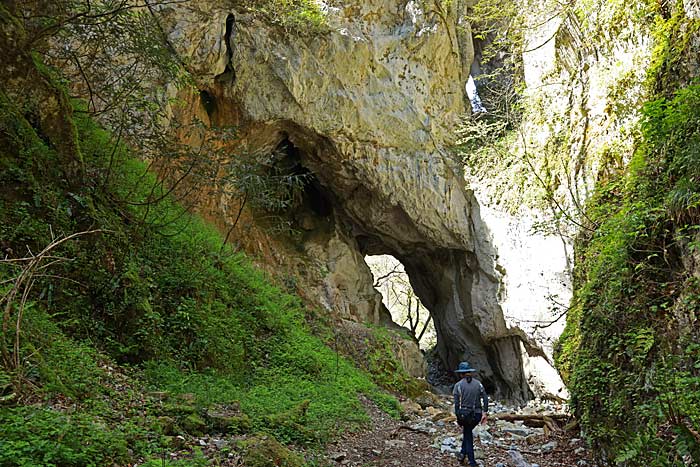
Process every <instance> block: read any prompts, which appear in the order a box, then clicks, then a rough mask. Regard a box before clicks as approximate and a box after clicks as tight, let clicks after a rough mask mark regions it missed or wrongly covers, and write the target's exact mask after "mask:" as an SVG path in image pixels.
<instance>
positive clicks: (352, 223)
mask: <svg viewBox="0 0 700 467" xmlns="http://www.w3.org/2000/svg"><path fill="white" fill-rule="evenodd" d="M278 125H279V126H276V127H258V128H256V129H255V131H256V133H255V134H249V135H247V138H248V140H257V141H260V140H263V141H264V140H266V141H267V145H264V143H263V145H264V146H266V147H268V148H270V150H271V151H273V152H274V153H275V156H274V157H275V164H276V166H277V167H280V168H282V167H283V168H284V170H285V171H286V172H287V173H293V174H298V175H302V176H304V177H305V180H306V181H305V183H304V186H303V189H302V190H301V191H300V192H299V196H298V199H297V201H296V202H295V203H294V205H293V206H291V207H290V209H289V210H288V211H287V212H286V213H285V215H286V216H287V219H289V220H290V222H291V223H292V224H293V227H294V229H296V230H297V231H298V232H301V235H300V236H298V237H295V238H296V239H295V240H294V242H296V243H295V246H294V248H295V249H296V250H295V251H297V252H299V253H301V254H303V255H306V256H304V258H306V259H303V260H301V261H302V262H303V268H302V269H301V271H302V272H301V274H302V275H303V276H304V277H305V279H304V280H307V281H308V282H307V283H305V288H304V291H303V293H305V294H307V295H313V299H314V300H315V302H314V303H318V304H320V306H322V307H324V308H326V309H327V310H329V311H330V312H331V313H333V315H334V316H335V317H337V318H339V319H342V320H345V322H355V323H357V324H358V325H359V324H360V323H371V324H374V325H384V326H388V327H398V326H399V325H401V324H403V325H404V326H406V327H408V328H411V327H412V326H411V324H412V323H411V322H410V321H408V322H407V321H406V318H407V316H405V315H404V316H403V319H401V317H394V318H393V319H392V316H391V313H390V311H391V308H392V306H391V303H382V295H381V294H380V292H381V290H379V291H378V290H377V289H376V288H375V287H373V285H374V278H373V276H372V271H371V268H370V266H368V264H367V262H366V260H365V258H366V257H367V256H370V257H373V256H377V255H391V257H393V260H394V261H395V262H397V263H400V264H401V265H402V266H403V271H404V274H405V275H404V278H405V280H406V282H407V286H408V287H409V288H410V290H411V292H410V293H411V294H412V297H413V298H412V303H411V307H412V310H415V307H416V303H417V302H418V303H419V305H418V306H419V309H420V310H421V312H423V313H424V316H423V319H422V320H418V325H416V322H415V321H414V322H413V327H414V328H415V330H416V331H417V333H418V334H420V333H421V331H422V326H421V325H422V324H424V323H425V320H426V318H427V317H426V316H425V312H427V314H428V315H429V317H430V321H431V325H432V326H434V333H435V334H434V340H433V343H434V347H433V350H432V351H431V352H429V355H428V363H429V369H428V374H427V375H426V374H425V373H423V376H427V378H428V381H429V382H430V383H432V384H433V385H437V386H440V385H448V384H450V383H452V382H454V381H455V375H454V374H453V372H452V370H453V369H454V368H456V366H457V365H458V363H459V362H460V361H462V360H468V361H469V362H470V363H471V364H472V365H473V366H475V367H476V368H478V369H479V370H480V372H479V376H480V378H481V379H482V381H483V382H484V384H485V386H486V387H487V389H488V390H489V392H490V393H491V394H493V395H495V396H497V397H499V398H502V399H510V400H520V401H522V400H527V399H529V398H531V397H532V395H533V394H532V392H531V390H530V389H529V386H528V382H527V379H526V377H525V372H524V357H523V352H524V351H525V350H524V343H523V341H524V336H523V335H522V333H520V332H518V331H519V330H517V329H516V330H513V329H509V328H508V326H507V325H506V323H505V320H504V317H503V313H502V310H501V309H500V306H499V298H498V295H499V287H500V282H499V278H498V277H497V276H496V274H497V273H496V272H495V271H494V264H495V262H494V261H493V258H491V257H490V256H488V255H489V253H488V252H487V253H484V249H483V246H480V245H478V244H477V243H476V242H478V241H480V240H478V239H479V238H482V237H485V236H486V235H487V232H485V231H484V230H483V229H485V227H484V226H482V225H480V224H479V222H480V217H479V216H480V215H479V211H478V206H475V204H476V202H475V201H473V200H471V198H469V196H470V194H469V192H464V191H457V190H460V189H459V188H454V187H450V188H448V190H452V191H449V196H451V197H452V198H453V199H454V198H456V197H458V196H460V197H462V196H463V197H464V198H461V199H460V198H458V201H453V203H456V202H459V203H462V204H461V207H460V209H461V210H462V211H461V212H464V213H465V214H464V218H463V221H464V222H468V223H470V224H468V225H470V227H467V228H468V229H471V232H470V233H467V234H464V235H462V236H455V235H454V234H453V233H452V232H453V231H451V230H450V229H451V228H453V227H452V226H446V225H445V224H444V218H442V217H441V216H440V214H439V213H436V212H432V211H430V208H427V209H423V211H421V212H422V213H423V214H424V215H425V216H426V217H417V214H416V212H415V208H414V206H411V205H405V204H402V203H397V202H396V201H394V200H392V199H391V198H390V197H387V196H386V194H382V193H381V192H379V191H378V190H377V187H376V186H372V185H371V184H369V183H368V182H367V179H368V178H370V179H371V177H377V179H378V180H381V179H382V178H381V177H384V176H385V174H387V173H394V172H395V171H396V170H397V168H396V167H394V166H391V167H374V168H373V170H375V171H376V172H375V173H372V174H367V173H361V172H359V171H358V170H357V169H356V168H354V167H353V165H352V160H347V159H345V160H344V159H342V158H341V157H339V156H338V155H337V154H336V151H337V150H338V148H337V147H336V146H335V145H334V144H333V143H332V142H331V141H330V140H327V139H325V138H324V137H323V136H320V135H318V134H316V133H314V132H312V131H310V130H306V129H303V128H299V127H297V126H295V125H292V124H290V123H289V122H280V123H279V124H278ZM404 160H408V161H409V162H411V163H413V164H418V163H420V161H417V160H414V161H410V159H408V158H405V159H400V161H404ZM407 170H408V169H407ZM413 170H415V169H413ZM423 180H425V181H426V182H427V181H429V182H430V183H442V182H441V180H440V179H439V178H436V173H435V172H434V171H430V172H428V173H427V175H426V177H425V178H423ZM397 189H400V188H398V187H397ZM412 189H415V190H419V188H412ZM422 189H423V190H427V189H430V190H435V188H434V187H433V186H429V187H423V188H422ZM440 190H442V191H441V193H444V192H445V191H444V190H445V189H444V188H442V187H440ZM415 193H416V195H417V196H418V197H417V198H416V199H415V200H413V201H414V202H415V203H416V204H419V203H422V202H424V200H423V198H420V197H423V196H424V193H425V192H420V191H416V192H415ZM409 196H411V195H409ZM431 196H432V194H431ZM435 196H444V195H438V194H437V193H435ZM472 203H473V204H472ZM427 216H432V217H427ZM459 228H461V229H463V230H464V227H459ZM480 229H481V230H480ZM479 249H481V250H479ZM492 263H493V264H492ZM298 264H302V263H301V262H300V263H298ZM310 267H313V268H315V269H316V270H317V271H319V272H318V273H317V272H313V271H312V270H311V269H310ZM406 301H407V300H404V306H406V305H407V303H405V302H406ZM414 316H415V312H414ZM412 319H414V318H412ZM428 332H429V331H427V330H426V332H425V334H426V335H427V334H428ZM414 335H415V333H414ZM416 337H418V336H416ZM426 347H427V346H424V349H425V348H426ZM414 349H415V352H417V353H420V352H419V351H418V346H415V345H414ZM413 356H415V354H413ZM413 356H412V357H411V358H413ZM417 358H418V360H422V358H421V356H420V355H418V356H417ZM421 365H422V364H421ZM414 368H416V367H415V366H414ZM422 368H423V370H424V366H423V367H422Z"/></svg>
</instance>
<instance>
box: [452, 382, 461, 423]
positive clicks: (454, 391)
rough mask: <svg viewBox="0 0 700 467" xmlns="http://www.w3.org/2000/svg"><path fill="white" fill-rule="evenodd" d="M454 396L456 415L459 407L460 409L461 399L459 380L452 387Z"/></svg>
mask: <svg viewBox="0 0 700 467" xmlns="http://www.w3.org/2000/svg"><path fill="white" fill-rule="evenodd" d="M452 396H453V397H454V400H455V415H456V414H457V409H459V402H460V401H459V399H460V398H461V394H460V392H459V381H458V382H457V383H456V384H455V386H454V388H453V389H452Z"/></svg>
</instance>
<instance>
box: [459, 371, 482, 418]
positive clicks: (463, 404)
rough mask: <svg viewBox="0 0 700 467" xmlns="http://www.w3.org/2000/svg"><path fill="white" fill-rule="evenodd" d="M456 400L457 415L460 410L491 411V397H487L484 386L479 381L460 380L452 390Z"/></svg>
mask: <svg viewBox="0 0 700 467" xmlns="http://www.w3.org/2000/svg"><path fill="white" fill-rule="evenodd" d="M452 395H453V396H454V398H455V413H456V412H457V410H459V409H465V410H473V411H474V412H481V411H482V408H483V411H484V412H488V411H489V396H487V395H486V390H485V389H484V386H483V385H482V384H481V382H480V381H479V380H478V379H474V378H472V379H471V381H467V378H462V379H460V380H459V381H458V382H457V384H455V387H454V389H453V390H452Z"/></svg>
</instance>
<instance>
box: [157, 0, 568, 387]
mask: <svg viewBox="0 0 700 467" xmlns="http://www.w3.org/2000/svg"><path fill="white" fill-rule="evenodd" d="M449 5H450V6H449V7H448V8H447V7H443V3H442V2H414V1H409V2H388V1H385V0H373V1H364V2H346V3H344V5H343V6H342V7H334V6H329V5H327V6H326V8H325V15H326V21H327V24H328V30H327V31H325V32H318V33H314V34H312V35H305V34H302V33H300V32H298V31H296V32H295V31H292V32H290V31H285V30H283V29H282V28H281V27H279V26H274V25H271V24H270V22H269V21H266V20H265V19H263V18H261V17H260V16H259V15H256V14H255V12H252V11H249V10H246V9H245V8H243V7H242V6H238V5H237V4H236V3H235V2H234V3H231V4H228V5H225V4H224V5H222V4H221V3H219V2H210V3H207V2H199V3H198V6H197V9H196V10H195V9H193V8H191V7H187V6H186V5H185V6H177V7H169V8H165V9H163V10H161V12H160V13H161V15H162V18H163V19H162V23H163V25H164V29H165V30H166V31H167V32H168V36H169V39H170V42H171V44H172V45H173V47H174V48H175V49H176V50H177V52H178V53H179V55H180V56H181V57H183V60H184V62H185V63H186V64H187V66H188V67H189V69H190V71H192V72H193V73H194V74H195V75H196V79H197V80H198V86H199V87H200V90H201V91H202V92H203V93H205V95H206V96H207V99H208V100H209V101H210V102H209V104H208V109H209V110H208V111H207V112H206V113H205V112H204V110H203V106H201V107H199V108H197V99H196V98H193V96H191V95H184V94H181V97H184V99H185V100H187V101H188V102H190V107H189V110H187V109H185V111H182V110H180V111H175V114H174V118H179V119H187V118H191V116H192V114H193V113H197V114H199V115H200V116H201V117H202V118H203V119H204V120H205V121H206V122H208V123H212V124H216V125H235V126H237V127H238V131H239V140H238V147H239V148H246V149H248V150H259V149H260V148H268V149H273V148H279V147H284V148H285V150H286V157H288V158H290V159H293V160H294V163H296V164H298V165H299V167H300V168H301V169H303V170H306V171H308V172H309V173H310V174H312V176H313V182H312V183H311V184H310V188H309V189H307V190H306V192H305V195H304V196H305V200H304V202H303V203H302V207H300V208H299V209H298V212H296V213H295V215H294V217H295V222H296V225H297V227H298V228H300V229H301V230H302V231H303V236H302V238H301V239H300V240H298V241H297V244H296V245H295V247H294V248H296V250H295V251H296V252H295V253H293V255H294V257H295V258H296V259H295V260H294V261H291V260H290V255H291V254H292V253H289V251H287V252H285V253H283V254H282V253H280V252H279V251H280V250H279V249H280V245H279V243H275V241H274V240H270V239H269V238H267V237H266V236H265V235H262V237H263V238H264V240H260V241H257V246H256V245H254V244H253V243H256V242H251V241H248V242H247V246H248V248H249V249H250V250H252V251H253V252H255V250H259V248H258V247H259V246H261V245H262V244H263V243H265V244H266V246H265V248H263V250H265V251H267V253H265V252H263V251H258V253H263V254H265V255H266V257H267V258H268V259H271V260H272V263H273V264H277V263H283V262H284V263H286V264H287V265H289V263H294V265H293V266H291V268H290V269H289V270H290V271H291V272H292V273H293V274H294V276H295V278H296V280H297V281H298V283H297V286H298V289H301V290H302V293H303V294H304V295H305V296H306V297H307V299H309V301H311V302H312V303H315V304H317V305H320V306H321V307H322V308H323V309H325V310H327V311H328V312H330V313H333V314H334V316H337V317H340V318H343V319H349V320H353V321H358V322H369V323H376V324H381V323H383V324H387V323H388V321H389V320H390V318H389V316H388V313H387V311H386V309H385V308H384V307H383V305H382V304H381V300H380V297H379V295H378V293H377V292H376V291H375V290H374V289H373V288H372V277H371V274H370V272H369V269H368V267H367V266H366V264H365V263H364V261H363V256H364V255H367V254H391V255H393V256H395V257H396V258H398V259H399V260H400V261H401V262H402V263H403V264H404V265H405V268H406V271H407V273H408V275H409V277H410V280H411V283H412V285H413V287H414V289H415V291H416V293H417V294H418V296H419V297H420V298H421V301H422V302H423V304H424V305H425V306H426V307H427V308H428V309H429V311H430V312H431V315H432V316H433V319H434V322H435V327H436V331H437V340H438V351H439V354H440V356H441V359H442V360H443V363H444V364H445V365H446V366H447V367H448V368H450V367H455V366H456V364H457V363H458V362H459V361H460V360H463V359H467V360H469V361H470V363H472V364H473V365H475V366H476V367H477V368H479V369H480V371H481V374H482V376H483V377H484V378H485V382H486V384H487V387H488V388H489V389H490V390H491V391H494V392H495V393H496V395H498V396H501V397H506V398H513V399H525V398H529V397H531V395H532V390H531V388H530V386H529V385H528V381H527V377H526V375H525V372H524V366H525V362H526V361H528V358H529V355H532V356H533V357H537V358H542V356H543V355H545V353H544V352H543V351H542V350H541V349H539V348H538V347H537V345H536V344H535V343H534V342H531V339H529V338H528V337H527V336H526V335H525V333H524V332H523V331H522V330H521V329H519V328H517V327H514V326H509V325H508V324H507V323H506V320H505V319H504V314H503V310H502V307H501V302H502V300H503V295H502V283H501V273H500V272H498V270H497V267H496V258H497V256H498V255H497V252H496V250H495V248H494V247H493V245H492V244H491V241H490V239H491V236H490V235H489V229H488V227H487V226H486V225H485V224H484V223H483V221H482V219H481V214H480V208H479V205H478V203H477V202H476V200H475V198H474V196H473V194H472V192H471V191H470V190H469V189H468V188H467V187H466V186H465V183H464V181H463V180H462V179H461V176H459V175H456V174H455V173H454V172H453V171H452V169H451V168H450V164H449V163H448V161H447V158H446V152H445V148H447V147H448V146H450V145H451V144H453V142H454V140H453V138H454V136H453V135H454V125H455V124H456V121H457V119H458V117H459V116H460V115H462V114H463V113H464V112H466V109H465V102H467V100H466V98H465V91H464V83H465V82H466V80H467V78H468V73H469V71H468V70H469V67H470V64H471V62H472V59H473V48H472V45H471V40H470V33H469V26H468V24H467V23H465V22H464V14H465V12H466V5H465V4H463V3H462V2H458V1H455V2H451V3H450V4H449ZM446 8H447V9H446ZM460 23H461V26H460V27H458V24H460ZM208 204H209V209H210V210H211V212H212V213H214V214H213V216H214V217H216V214H215V213H216V211H217V210H218V212H219V216H222V215H223V216H224V217H225V213H227V212H235V209H233V208H232V207H231V206H227V205H226V200H225V199H222V200H216V201H212V200H209V201H208ZM229 217H231V215H229ZM248 240H250V239H248ZM243 243H246V240H245V239H243ZM294 248H290V249H289V250H293V249H294ZM271 250H274V251H277V253H271V252H270V251H271ZM288 267H289V266H288ZM415 355H416V357H418V356H419V354H418V352H417V347H416V352H415ZM413 366H414V367H415V365H413ZM417 373H420V371H417ZM531 384H532V387H533V388H542V387H551V386H557V385H558V384H559V383H558V382H557V381H554V383H552V382H551V381H539V382H537V383H535V382H534V381H531ZM556 389H557V388H556V387H555V388H553V389H550V392H556Z"/></svg>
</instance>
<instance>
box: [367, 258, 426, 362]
mask: <svg viewBox="0 0 700 467" xmlns="http://www.w3.org/2000/svg"><path fill="white" fill-rule="evenodd" d="M365 262H366V263H367V265H368V266H369V268H370V270H371V271H372V276H373V278H374V284H373V285H374V288H375V289H376V290H377V291H378V292H379V293H380V294H381V295H382V302H383V303H384V306H386V308H387V309H388V310H389V312H390V313H391V319H392V321H394V323H396V324H398V325H400V326H402V327H403V328H406V329H407V330H409V331H410V333H411V334H412V335H413V337H414V338H415V339H416V341H417V342H418V345H419V347H420V348H421V350H423V351H427V350H429V349H432V348H434V347H435V345H436V344H437V335H436V332H435V325H434V323H433V319H432V316H431V314H430V311H429V310H428V309H427V308H426V307H425V305H423V303H422V302H421V300H420V298H419V297H418V295H417V294H416V293H415V292H414V290H413V287H412V286H411V282H410V280H409V278H408V274H407V273H406V270H405V268H404V266H403V264H402V263H401V262H400V261H399V260H398V259H396V258H394V257H393V256H391V255H373V256H365Z"/></svg>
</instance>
